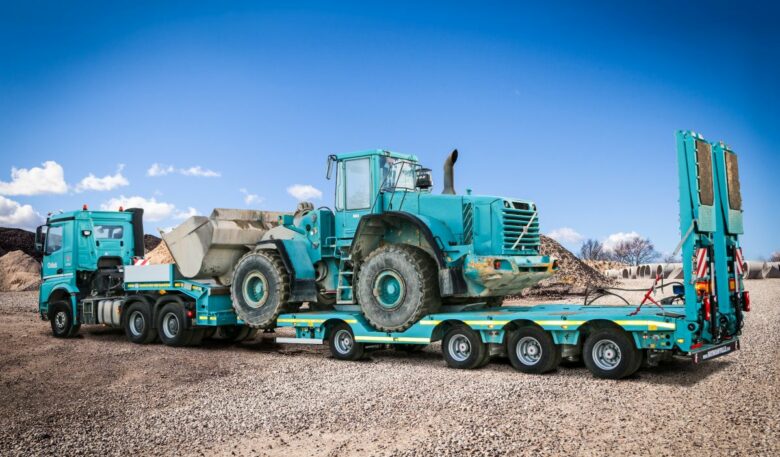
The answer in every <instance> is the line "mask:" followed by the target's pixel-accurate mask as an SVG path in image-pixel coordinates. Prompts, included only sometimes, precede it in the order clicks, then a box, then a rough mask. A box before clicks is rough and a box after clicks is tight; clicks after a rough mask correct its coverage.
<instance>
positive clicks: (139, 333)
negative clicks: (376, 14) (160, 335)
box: [122, 302, 157, 344]
mask: <svg viewBox="0 0 780 457" xmlns="http://www.w3.org/2000/svg"><path fill="white" fill-rule="evenodd" d="M122 317H123V321H124V322H123V324H124V325H123V327H124V329H125V335H126V336H127V339H128V340H130V341H132V342H133V343H136V344H149V343H151V342H152V341H154V340H155V338H157V332H156V331H155V329H154V328H153V326H152V312H151V310H150V309H149V305H147V304H146V303H142V302H136V303H132V304H131V305H130V306H128V307H127V309H126V310H125V311H124V312H123V313H122Z"/></svg>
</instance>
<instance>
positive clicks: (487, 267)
mask: <svg viewBox="0 0 780 457" xmlns="http://www.w3.org/2000/svg"><path fill="white" fill-rule="evenodd" d="M556 269H557V263H556V261H555V260H554V259H552V258H550V257H549V256H533V257H528V256H472V255H469V256H467V257H466V261H465V262H464V267H463V275H464V277H465V279H466V284H467V287H468V293H469V295H471V296H481V297H492V296H501V295H513V294H517V293H520V291H522V290H523V289H525V288H527V287H531V286H533V285H535V284H537V283H539V281H541V280H543V279H545V278H549V277H550V276H552V274H553V273H555V270H556Z"/></svg>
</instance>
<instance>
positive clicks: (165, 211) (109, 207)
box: [100, 195, 176, 221]
mask: <svg viewBox="0 0 780 457" xmlns="http://www.w3.org/2000/svg"><path fill="white" fill-rule="evenodd" d="M120 206H121V207H122V208H124V209H128V208H143V209H144V218H145V219H146V220H149V221H159V220H161V219H166V218H168V217H170V216H171V214H173V212H174V210H175V209H176V206H174V205H173V204H172V203H165V202H158V201H157V199H155V198H154V197H152V198H149V199H147V198H144V197H139V196H133V197H125V196H124V195H122V196H120V197H116V198H112V199H110V200H108V201H107V202H105V203H102V204H101V205H100V209H103V210H106V211H117V210H118V209H119V207H120Z"/></svg>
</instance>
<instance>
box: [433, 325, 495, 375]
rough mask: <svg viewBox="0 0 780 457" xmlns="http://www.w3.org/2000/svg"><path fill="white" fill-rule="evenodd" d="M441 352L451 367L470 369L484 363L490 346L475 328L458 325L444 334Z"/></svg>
mask: <svg viewBox="0 0 780 457" xmlns="http://www.w3.org/2000/svg"><path fill="white" fill-rule="evenodd" d="M441 352H442V354H443V355H444V361H445V362H447V365H449V367H450V368H458V369H462V370H470V369H472V368H479V367H480V366H481V365H484V363H485V357H487V356H488V347H487V346H486V345H485V343H483V342H482V337H481V336H479V333H478V332H476V331H474V329H472V328H471V327H468V326H466V325H458V326H456V327H453V328H452V329H450V330H449V331H447V333H446V334H445V335H444V339H443V340H442V342H441Z"/></svg>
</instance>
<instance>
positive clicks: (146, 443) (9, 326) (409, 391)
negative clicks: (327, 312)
mask: <svg viewBox="0 0 780 457" xmlns="http://www.w3.org/2000/svg"><path fill="white" fill-rule="evenodd" d="M640 283H641V284H640ZM627 285H628V286H629V287H637V286H639V285H644V282H640V281H631V282H630V283H628V284H627ZM748 289H749V290H750V291H751V294H752V298H753V311H752V312H751V313H750V314H749V315H748V318H747V321H746V325H745V331H744V333H745V334H744V339H743V345H742V346H743V350H742V351H739V352H738V353H735V354H732V355H729V356H727V357H723V358H718V359H715V360H712V361H710V362H707V363H705V364H703V365H699V366H693V365H690V364H688V363H687V362H684V361H674V362H671V363H668V364H665V365H662V366H660V367H657V368H649V369H642V370H640V371H639V372H638V373H637V374H636V375H635V376H634V377H632V378H630V379H627V380H623V381H605V380H597V379H595V378H593V377H592V376H591V375H590V373H589V372H588V371H587V370H586V369H585V368H584V367H575V368H560V369H559V370H558V371H557V372H555V373H551V374H549V375H544V376H533V375H524V374H521V373H518V372H516V371H514V370H513V369H512V368H511V367H510V366H509V364H508V362H507V361H506V360H503V359H498V360H494V361H493V363H491V364H490V365H488V366H487V367H485V368H483V369H480V370H475V371H458V370H452V369H449V368H446V366H445V364H444V361H443V360H442V358H441V353H440V348H439V347H438V345H433V346H431V347H430V348H427V349H426V350H425V351H423V352H421V353H418V354H413V355H407V354H401V353H398V352H396V351H380V352H376V353H373V354H372V356H371V359H369V360H365V361H361V362H341V361H336V360H333V359H331V358H329V357H327V355H326V354H327V348H325V347H317V346H313V347H312V346H284V347H278V348H277V347H275V346H274V345H273V344H272V343H269V342H265V341H264V340H261V339H258V340H255V341H250V342H246V343H243V344H240V345H227V344H224V343H222V344H220V343H217V342H208V343H207V344H206V345H204V346H203V347H201V348H170V347H166V346H162V345H159V344H155V345H149V346H138V345H133V344H131V343H129V342H126V341H125V339H124V336H123V335H122V334H121V333H120V332H117V331H114V330H110V329H104V328H102V327H82V335H83V336H82V337H81V338H77V339H73V340H58V339H54V338H52V337H51V336H50V330H49V328H48V323H44V322H41V321H40V320H38V319H37V316H36V314H35V309H36V295H35V293H30V292H25V293H10V294H9V293H6V294H0V315H2V317H3V318H2V319H0V366H2V370H0V455H25V456H26V455H39V454H44V455H49V454H59V455H74V454H78V455H83V454H90V455H126V454H127V453H128V452H132V453H133V454H136V455H171V454H176V455H214V454H216V455H283V456H286V457H287V456H293V455H332V456H336V455H388V456H395V455H398V456H415V455H420V456H428V455H505V454H527V455H561V454H580V455H648V454H658V455H778V454H780V440H778V439H777V430H778V429H779V428H780V404H779V403H780V401H779V400H778V387H777V386H778V381H780V380H779V379H778V376H780V359H779V358H778V352H777V347H778V345H780V307H778V306H776V303H778V302H780V280H764V281H748ZM635 295H636V296H635V297H633V299H634V300H639V299H640V296H641V293H639V294H635ZM525 300H526V301H527V302H529V303H530V302H531V301H530V300H529V299H525ZM266 336H268V335H266ZM130 450H131V451H130Z"/></svg>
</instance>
